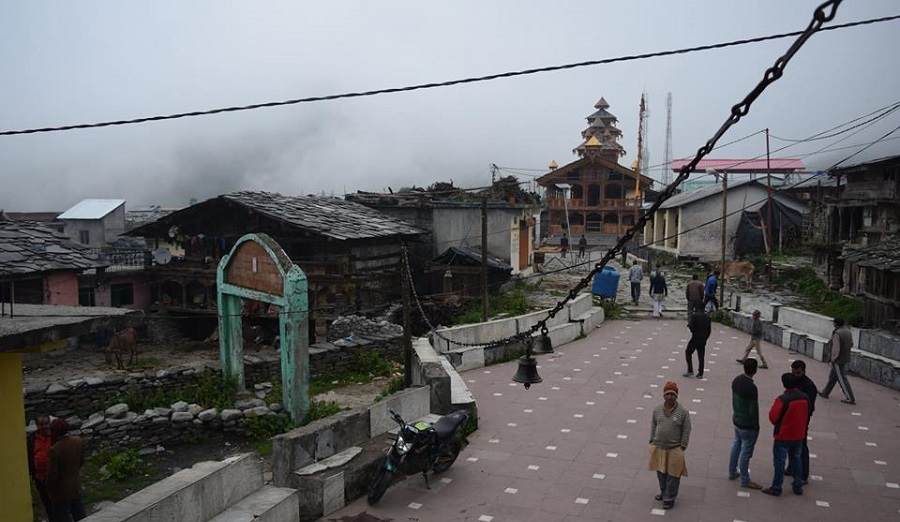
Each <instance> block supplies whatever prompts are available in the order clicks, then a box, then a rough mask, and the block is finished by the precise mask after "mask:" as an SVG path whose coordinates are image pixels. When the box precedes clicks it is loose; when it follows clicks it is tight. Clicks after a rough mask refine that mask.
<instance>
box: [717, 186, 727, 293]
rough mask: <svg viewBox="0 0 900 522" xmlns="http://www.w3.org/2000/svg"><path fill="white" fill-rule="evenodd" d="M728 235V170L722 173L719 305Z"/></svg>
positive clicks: (723, 281)
mask: <svg viewBox="0 0 900 522" xmlns="http://www.w3.org/2000/svg"><path fill="white" fill-rule="evenodd" d="M727 237H728V172H727V171H726V172H723V173H722V262H721V263H720V264H719V306H722V305H724V304H725V245H726V244H727Z"/></svg>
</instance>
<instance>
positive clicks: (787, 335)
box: [730, 307, 900, 390]
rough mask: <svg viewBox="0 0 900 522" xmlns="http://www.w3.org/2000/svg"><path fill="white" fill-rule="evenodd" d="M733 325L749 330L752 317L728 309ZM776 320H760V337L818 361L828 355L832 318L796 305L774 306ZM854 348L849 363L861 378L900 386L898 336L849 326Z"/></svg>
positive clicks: (899, 387) (893, 386) (886, 384)
mask: <svg viewBox="0 0 900 522" xmlns="http://www.w3.org/2000/svg"><path fill="white" fill-rule="evenodd" d="M730 314H731V319H732V321H734V324H735V327H736V328H739V329H741V330H743V331H745V332H749V331H750V329H751V325H752V323H753V320H752V318H751V316H750V315H749V314H746V313H744V312H734V311H732V312H730ZM777 317H778V322H777V323H773V322H771V321H763V339H764V340H766V341H768V342H770V343H772V344H774V345H777V346H781V347H782V348H787V349H788V350H790V351H792V352H796V353H800V354H803V355H805V356H807V357H810V358H812V359H815V360H817V361H824V360H825V359H830V358H831V347H830V345H829V344H828V341H829V339H830V338H831V332H832V331H833V330H834V324H833V321H834V319H833V318H831V317H828V316H824V315H821V314H816V313H812V312H807V311H805V310H801V309H798V308H791V307H777ZM850 333H851V335H852V336H853V345H854V348H853V350H852V352H851V358H850V367H849V370H850V372H851V373H854V374H856V375H858V376H860V377H862V378H863V379H866V380H868V381H872V382H874V383H877V384H881V385H882V386H887V387H889V388H891V389H894V390H900V339H898V338H897V337H895V336H892V335H890V334H887V333H885V332H881V331H878V330H860V329H857V328H850Z"/></svg>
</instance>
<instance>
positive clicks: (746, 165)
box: [671, 158, 806, 172]
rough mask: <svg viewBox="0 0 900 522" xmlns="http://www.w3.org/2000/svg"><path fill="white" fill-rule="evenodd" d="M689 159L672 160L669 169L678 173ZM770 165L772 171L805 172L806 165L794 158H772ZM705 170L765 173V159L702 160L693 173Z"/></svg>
mask: <svg viewBox="0 0 900 522" xmlns="http://www.w3.org/2000/svg"><path fill="white" fill-rule="evenodd" d="M692 159H693V158H691V159H677V160H673V161H672V164H671V168H672V170H673V171H675V172H678V171H680V170H681V167H683V166H685V165H687V164H688V163H690V162H691V160H692ZM771 165H772V170H773V171H794V170H805V169H806V165H804V164H803V160H799V159H795V158H772V159H771ZM706 169H713V170H718V171H720V172H725V171H728V172H766V170H767V164H766V159H765V158H762V159H758V158H750V159H702V160H700V162H699V163H698V164H697V168H696V169H695V170H694V172H705V171H706Z"/></svg>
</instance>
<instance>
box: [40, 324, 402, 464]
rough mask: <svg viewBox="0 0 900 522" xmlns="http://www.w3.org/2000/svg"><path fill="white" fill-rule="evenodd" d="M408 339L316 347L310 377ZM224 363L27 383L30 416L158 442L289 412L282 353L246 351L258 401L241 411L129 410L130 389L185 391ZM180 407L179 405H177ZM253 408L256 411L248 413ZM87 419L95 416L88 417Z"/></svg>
mask: <svg viewBox="0 0 900 522" xmlns="http://www.w3.org/2000/svg"><path fill="white" fill-rule="evenodd" d="M401 341H402V337H400V336H393V337H378V338H372V339H364V338H356V339H355V340H354V341H347V340H341V341H337V342H335V343H321V344H315V345H312V346H310V349H309V352H310V355H309V358H310V377H311V378H313V379H315V378H316V377H318V376H322V375H332V374H343V373H347V372H349V371H351V370H353V369H354V367H355V365H356V361H357V355H358V353H359V352H360V351H362V350H374V351H376V352H377V353H378V354H379V355H381V356H382V357H390V358H394V357H398V356H400V355H401V354H402V352H403V348H402V342H401ZM220 371H221V370H220V367H219V364H218V362H216V363H213V364H209V363H207V364H197V365H193V366H182V367H175V368H169V369H165V370H156V371H147V372H136V373H129V374H122V375H114V376H105V377H85V378H82V379H76V380H72V381H68V382H52V383H46V382H44V383H32V384H29V385H28V386H26V387H25V390H24V394H25V414H26V419H27V422H31V421H33V419H34V418H35V416H36V415H37V414H39V413H44V414H48V415H53V416H55V417H61V418H65V419H67V420H69V421H70V423H71V424H72V425H73V428H75V429H77V430H79V431H81V433H80V434H81V435H82V436H84V437H85V438H86V439H87V440H89V441H90V442H91V443H92V444H97V445H99V446H109V445H144V446H147V445H153V444H160V443H163V442H166V443H172V442H178V441H182V440H190V439H191V438H194V437H197V436H198V435H199V434H200V432H207V435H208V434H209V432H211V433H213V434H221V433H224V432H227V431H240V429H241V427H242V425H243V423H244V422H245V419H246V418H249V417H253V416H260V415H271V414H279V413H281V405H280V403H281V397H271V396H270V395H271V394H270V392H271V389H272V385H271V384H270V383H271V382H274V381H277V380H279V379H280V376H281V359H280V356H279V355H278V354H272V355H260V354H253V355H248V354H246V353H245V354H244V377H245V379H244V380H245V385H246V388H247V390H249V391H251V392H252V393H253V394H254V395H255V396H256V399H255V400H254V401H251V402H247V401H244V402H241V401H238V403H237V404H236V405H235V408H234V409H233V410H223V411H222V412H218V411H215V410H211V409H210V408H209V406H210V405H198V404H187V403H183V404H178V403H176V404H173V405H169V406H168V407H160V408H154V409H152V410H147V411H143V412H134V411H129V407H128V405H127V404H123V403H122V398H123V397H125V396H126V395H128V394H141V395H145V396H147V395H154V394H157V393H159V392H162V393H164V394H165V395H166V396H176V397H177V396H178V395H179V394H180V393H181V392H183V391H184V390H186V389H189V388H192V387H196V386H197V385H198V384H200V383H201V382H202V380H203V379H204V378H205V377H207V378H208V377H209V376H210V375H212V374H214V373H218V372H220ZM176 405H177V407H176ZM248 411H249V412H250V413H248ZM84 419H87V420H84Z"/></svg>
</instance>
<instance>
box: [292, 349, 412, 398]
mask: <svg viewBox="0 0 900 522" xmlns="http://www.w3.org/2000/svg"><path fill="white" fill-rule="evenodd" d="M402 357H403V356H402V354H401V355H398V356H396V357H394V358H386V357H384V356H383V355H382V354H381V353H379V352H378V351H376V350H360V352H359V353H358V354H357V356H356V364H354V365H353V368H354V369H353V371H351V372H346V373H341V374H334V373H327V374H323V375H319V376H317V377H316V378H314V379H312V380H311V381H310V383H309V394H310V396H315V395H318V394H320V393H325V392H327V391H329V390H333V389H335V388H340V387H342V386H347V385H350V384H365V383H368V382H372V379H374V378H375V377H391V376H393V375H394V372H395V370H396V369H397V368H398V367H400V366H402V360H401V359H402Z"/></svg>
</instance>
